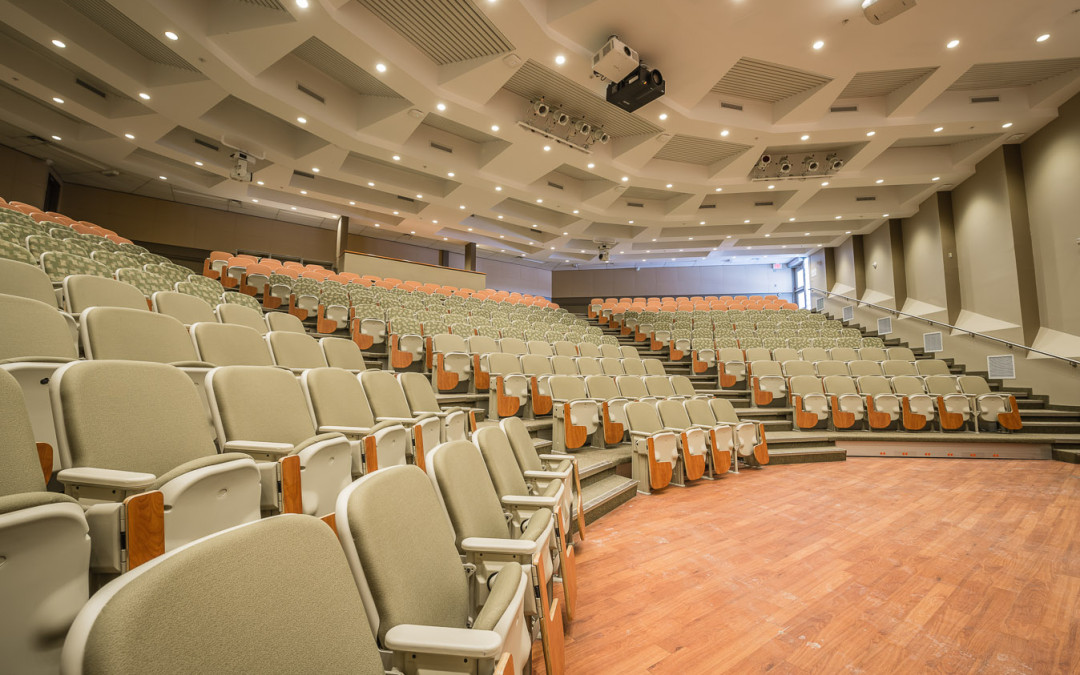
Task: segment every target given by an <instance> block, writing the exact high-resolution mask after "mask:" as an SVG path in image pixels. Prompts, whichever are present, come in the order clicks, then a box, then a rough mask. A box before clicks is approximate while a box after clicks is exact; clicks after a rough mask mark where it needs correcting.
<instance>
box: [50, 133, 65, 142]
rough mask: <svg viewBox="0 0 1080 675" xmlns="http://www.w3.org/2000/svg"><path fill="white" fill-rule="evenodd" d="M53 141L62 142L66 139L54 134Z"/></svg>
mask: <svg viewBox="0 0 1080 675" xmlns="http://www.w3.org/2000/svg"><path fill="white" fill-rule="evenodd" d="M52 139H53V140H54V141H62V140H64V139H62V138H60V137H59V136H57V135H56V134H53V135H52Z"/></svg>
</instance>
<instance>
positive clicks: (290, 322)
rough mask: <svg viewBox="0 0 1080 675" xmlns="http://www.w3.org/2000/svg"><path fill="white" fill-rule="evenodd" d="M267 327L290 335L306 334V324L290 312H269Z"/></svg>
mask: <svg viewBox="0 0 1080 675" xmlns="http://www.w3.org/2000/svg"><path fill="white" fill-rule="evenodd" d="M266 327H267V328H268V329H270V330H272V331H283V332H288V333H305V332H307V331H305V330H304V324H303V323H301V322H300V319H298V318H296V317H295V316H293V315H292V314H289V313H288V312H268V313H267V314H266Z"/></svg>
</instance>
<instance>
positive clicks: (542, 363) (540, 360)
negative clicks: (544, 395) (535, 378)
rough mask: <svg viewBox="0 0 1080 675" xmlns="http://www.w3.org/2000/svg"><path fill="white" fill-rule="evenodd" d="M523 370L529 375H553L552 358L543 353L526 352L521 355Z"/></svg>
mask: <svg viewBox="0 0 1080 675" xmlns="http://www.w3.org/2000/svg"><path fill="white" fill-rule="evenodd" d="M521 372H523V373H525V374H527V375H551V374H552V373H553V372H554V371H553V370H552V368H551V358H550V357H547V356H544V355H541V354H525V355H524V356H522V357H521Z"/></svg>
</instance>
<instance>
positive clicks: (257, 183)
mask: <svg viewBox="0 0 1080 675" xmlns="http://www.w3.org/2000/svg"><path fill="white" fill-rule="evenodd" d="M255 184H256V185H266V183H264V182H262V181H261V180H260V181H256V182H255Z"/></svg>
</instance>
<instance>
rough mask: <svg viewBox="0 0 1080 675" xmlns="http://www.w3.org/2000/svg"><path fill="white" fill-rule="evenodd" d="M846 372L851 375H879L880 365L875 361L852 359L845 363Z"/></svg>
mask: <svg viewBox="0 0 1080 675" xmlns="http://www.w3.org/2000/svg"><path fill="white" fill-rule="evenodd" d="M847 367H848V373H849V374H850V375H851V376H852V377H862V376H863V375H881V365H880V364H879V363H878V362H877V361H866V360H861V361H852V362H850V363H848V364H847Z"/></svg>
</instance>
